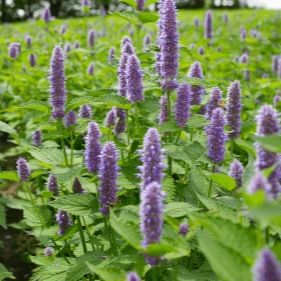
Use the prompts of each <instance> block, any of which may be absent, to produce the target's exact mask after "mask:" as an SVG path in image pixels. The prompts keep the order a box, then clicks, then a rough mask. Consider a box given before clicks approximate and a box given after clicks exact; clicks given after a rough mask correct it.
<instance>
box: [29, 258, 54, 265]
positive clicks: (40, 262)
mask: <svg viewBox="0 0 281 281" xmlns="http://www.w3.org/2000/svg"><path fill="white" fill-rule="evenodd" d="M29 259H30V261H31V262H32V263H34V264H37V265H48V264H51V263H53V260H52V259H50V258H48V257H45V256H29Z"/></svg>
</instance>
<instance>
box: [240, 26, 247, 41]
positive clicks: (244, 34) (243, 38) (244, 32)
mask: <svg viewBox="0 0 281 281" xmlns="http://www.w3.org/2000/svg"><path fill="white" fill-rule="evenodd" d="M246 37H247V34H246V30H245V29H241V31H240V39H241V41H244V40H245V39H246Z"/></svg>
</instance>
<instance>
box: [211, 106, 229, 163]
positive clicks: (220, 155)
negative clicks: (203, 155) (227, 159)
mask: <svg viewBox="0 0 281 281" xmlns="http://www.w3.org/2000/svg"><path fill="white" fill-rule="evenodd" d="M224 126H225V117H224V115H223V111H222V109H221V108H216V109H215V110H214V111H213V114H212V118H211V124H210V125H209V126H208V142H207V147H208V151H207V156H209V157H210V158H211V160H212V161H213V162H216V163H221V162H222V161H223V160H224V153H225V147H224V144H225V141H226V140H227V136H226V134H225V133H224Z"/></svg>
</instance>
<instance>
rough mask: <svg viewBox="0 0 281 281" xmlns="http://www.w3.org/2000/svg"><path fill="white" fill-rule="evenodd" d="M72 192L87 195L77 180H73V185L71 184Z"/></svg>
mask: <svg viewBox="0 0 281 281" xmlns="http://www.w3.org/2000/svg"><path fill="white" fill-rule="evenodd" d="M73 192H74V193H75V194H78V193H79V194H82V193H87V190H85V189H84V188H83V187H82V185H81V183H80V181H79V179H78V178H75V180H74V183H73Z"/></svg>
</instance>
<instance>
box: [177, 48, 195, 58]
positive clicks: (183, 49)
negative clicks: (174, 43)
mask: <svg viewBox="0 0 281 281" xmlns="http://www.w3.org/2000/svg"><path fill="white" fill-rule="evenodd" d="M180 51H183V52H185V53H187V54H189V55H190V57H191V58H192V59H193V56H192V52H191V51H190V50H189V49H188V48H187V47H186V46H181V47H180Z"/></svg>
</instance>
